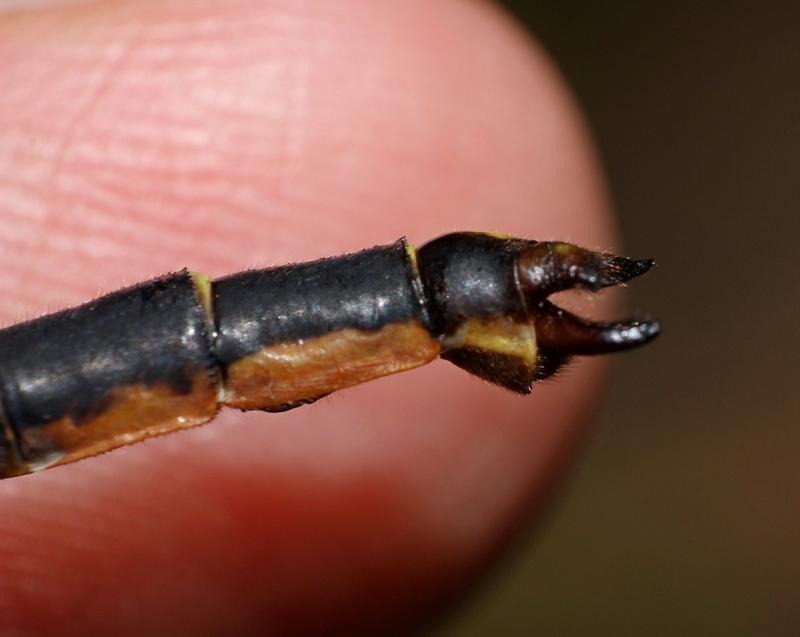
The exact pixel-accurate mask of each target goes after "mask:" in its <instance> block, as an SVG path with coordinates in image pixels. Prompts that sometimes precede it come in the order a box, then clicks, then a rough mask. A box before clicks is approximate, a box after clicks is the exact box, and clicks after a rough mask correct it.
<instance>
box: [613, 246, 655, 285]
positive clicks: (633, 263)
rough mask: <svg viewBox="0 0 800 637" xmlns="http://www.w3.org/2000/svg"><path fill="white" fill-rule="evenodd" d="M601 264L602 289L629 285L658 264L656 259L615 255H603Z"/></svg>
mask: <svg viewBox="0 0 800 637" xmlns="http://www.w3.org/2000/svg"><path fill="white" fill-rule="evenodd" d="M601 262H602V265H601V268H600V272H601V274H600V277H599V279H600V282H601V284H600V286H599V287H601V288H606V287H610V286H612V285H619V284H621V283H627V282H628V281H630V280H631V279H635V278H636V277H637V276H642V275H643V274H644V273H645V272H647V271H648V270H649V269H650V268H652V267H653V266H654V265H655V263H656V262H655V260H654V259H629V258H628V257H617V256H614V255H613V254H604V255H601Z"/></svg>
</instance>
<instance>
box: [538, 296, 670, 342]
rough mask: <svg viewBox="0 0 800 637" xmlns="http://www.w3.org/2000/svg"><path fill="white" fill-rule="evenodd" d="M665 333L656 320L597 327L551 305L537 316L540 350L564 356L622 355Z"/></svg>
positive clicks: (546, 304)
mask: <svg viewBox="0 0 800 637" xmlns="http://www.w3.org/2000/svg"><path fill="white" fill-rule="evenodd" d="M660 331H661V324H660V323H659V322H658V321H655V320H631V321H620V322H614V323H595V322H593V321H587V320H585V319H582V318H580V317H578V316H575V315H574V314H572V313H570V312H567V311H566V310H562V309H561V308H560V307H557V306H556V305H553V304H552V303H550V302H549V301H544V302H543V303H541V304H540V306H539V309H538V311H537V313H536V339H537V342H538V344H539V346H540V347H543V348H545V349H546V350H549V351H553V352H561V353H564V354H576V355H590V354H607V353H610V352H621V351H624V350H628V349H632V348H634V347H638V346H639V345H644V344H645V343H649V342H650V341H652V340H653V339H654V338H655V337H656V336H658V334H659V332H660Z"/></svg>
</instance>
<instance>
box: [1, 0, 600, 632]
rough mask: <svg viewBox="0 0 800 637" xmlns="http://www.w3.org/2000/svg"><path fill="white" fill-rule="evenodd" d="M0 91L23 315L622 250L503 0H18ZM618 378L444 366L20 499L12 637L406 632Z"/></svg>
mask: <svg viewBox="0 0 800 637" xmlns="http://www.w3.org/2000/svg"><path fill="white" fill-rule="evenodd" d="M0 76H1V77H2V90H0V222H2V225H1V226H0V228H2V231H0V273H2V274H1V275H0V293H2V298H3V303H2V304H1V305H0V322H2V324H3V325H7V324H11V323H13V322H16V321H18V320H21V319H23V318H30V317H34V316H37V315H39V314H41V313H43V312H45V311H50V310H55V309H58V308H61V307H65V306H68V305H71V304H76V303H80V302H82V301H85V300H87V299H88V298H91V297H92V296H94V295H96V294H98V293H99V292H101V291H109V290H112V289H116V288H118V287H120V286H122V285H124V284H129V283H133V282H135V281H138V280H141V279H145V278H148V277H150V276H154V275H157V274H159V273H162V272H165V271H171V270H176V269H178V268H180V267H182V266H184V265H188V266H190V267H191V268H192V269H194V270H199V271H205V272H207V273H209V274H210V275H212V276H215V277H216V276H220V275H223V274H227V273H230V272H234V271H237V270H242V269H246V268H249V267H256V266H267V265H274V264H280V263H283V262H289V261H297V260H303V259H309V258H315V257H320V256H328V255H333V254H337V253H342V252H345V251H350V250H357V249H360V248H363V247H368V246H371V245H374V244H377V243H388V242H391V241H393V240H395V239H397V238H398V237H399V236H401V235H407V236H408V237H409V239H410V240H411V241H412V242H414V243H416V244H418V245H419V244H421V243H423V242H425V241H427V240H429V239H431V238H433V237H435V236H437V235H439V234H443V233H444V232H448V231H453V230H467V229H474V230H487V231H498V232H504V233H508V234H515V235H519V236H528V237H531V238H537V239H556V238H557V239H563V240H568V241H574V242H576V243H580V244H583V245H586V246H587V247H591V248H602V249H608V248H611V247H612V243H613V235H612V233H611V230H610V226H611V222H610V216H609V215H608V212H607V205H606V199H605V191H604V189H603V185H602V181H601V179H600V178H599V176H598V175H599V173H598V170H597V166H596V161H595V158H594V156H593V153H592V151H591V148H590V144H589V142H588V137H587V134H586V131H585V129H584V126H583V124H582V123H581V120H580V118H579V117H578V115H577V114H576V109H575V108H574V106H573V104H572V102H571V100H570V98H569V96H568V94H567V92H566V91H565V89H564V87H563V85H562V83H561V82H560V80H559V79H558V77H557V75H556V73H555V72H554V71H553V68H552V66H551V65H550V63H549V62H548V61H547V60H546V59H545V58H544V56H543V55H542V53H541V52H540V51H539V50H538V49H537V48H536V47H535V46H534V45H533V44H532V43H531V42H530V41H529V38H528V37H527V36H526V35H525V34H523V33H522V31H521V30H520V29H519V28H518V27H517V26H515V25H513V24H512V23H511V21H510V20H508V19H507V18H506V17H505V16H503V15H501V13H500V11H499V10H498V9H497V8H495V7H493V6H491V5H489V4H482V3H478V2H468V1H456V0H441V1H439V2H430V1H429V0H386V1H383V2H373V1H372V0H349V1H347V2H341V1H340V0H317V1H315V2H314V3H302V2H292V1H290V0H264V1H261V2H254V1H240V2H234V1H225V2H220V1H219V0H214V1H211V0H208V1H196V2H190V1H188V0H187V1H183V2H181V1H170V2H155V1H153V2H144V1H113V2H95V3H76V2H69V3H57V4H49V3H45V2H37V3H35V5H33V4H32V5H29V6H28V7H27V8H26V7H25V5H24V4H21V3H14V4H13V6H12V5H8V6H7V8H6V9H5V10H3V11H0ZM76 346H78V347H79V346H81V344H80V343H76ZM598 365H599V361H597V360H585V359H584V360H582V361H581V362H579V363H576V364H575V365H573V366H572V367H571V368H570V370H569V371H568V372H567V373H566V374H564V375H563V376H562V377H561V378H560V379H559V380H556V381H554V382H551V383H548V384H544V385H541V386H537V387H536V388H535V390H534V395H533V396H532V397H528V398H519V397H516V396H514V395H512V394H510V393H508V392H506V391H504V390H501V389H498V388H495V387H491V386H489V385H487V384H485V383H483V382H481V381H479V380H477V379H473V378H470V377H468V376H467V375H466V374H465V373H463V372H462V371H460V370H458V369H456V368H455V367H453V366H451V365H449V364H447V363H445V362H441V361H440V362H435V363H433V364H432V365H429V366H427V367H425V368H421V369H419V370H415V371H412V372H408V373H405V374H401V375H398V376H394V377H390V378H384V379H381V380H378V381H375V382H372V383H368V384H367V385H364V386H361V387H358V388H354V389H351V390H346V391H344V392H342V393H340V394H337V395H334V396H332V397H330V398H328V399H325V400H322V401H320V402H319V403H317V404H315V405H312V406H309V407H304V408H301V409H298V410H296V411H293V412H290V413H287V414H278V415H271V414H260V413H251V414H241V413H239V412H233V411H225V412H223V413H222V414H221V415H220V416H219V418H218V419H217V421H216V422H215V423H214V424H212V425H208V426H205V427H201V428H199V429H196V430H193V431H191V432H186V433H179V434H175V435H172V436H166V437H163V438H159V439H157V440H152V441H149V442H146V443H143V444H139V445H135V446H132V447H128V448H125V449H123V450H118V451H116V452H112V453H109V454H105V455H103V456H101V457H97V458H93V459H90V460H86V461H83V462H79V463H77V464H73V465H70V466H65V467H60V468H57V469H53V470H52V471H46V472H44V473H40V474H37V475H32V476H28V477H23V478H17V479H13V480H8V481H4V482H2V483H0V512H2V515H0V564H2V568H1V569H0V634H3V635H14V636H16V637H19V636H27V635H37V636H38V635H82V636H84V637H86V636H91V635H108V634H114V635H120V636H125V635H143V634H149V635H173V636H175V635H223V634H224V635H303V634H321V633H325V634H348V635H356V634H362V633H366V634H392V633H394V632H403V631H404V630H406V629H408V628H409V627H412V626H416V625H418V622H419V621H420V620H423V619H425V618H427V617H429V616H430V614H431V613H432V612H433V611H435V610H437V609H439V608H440V607H441V606H442V605H444V604H445V603H446V602H447V601H448V600H451V599H453V598H454V597H455V596H456V595H457V594H458V593H460V592H462V591H463V590H464V587H465V585H466V584H467V583H468V582H470V581H473V580H474V577H475V575H476V574H478V573H479V572H480V571H481V570H482V568H483V567H485V566H486V565H487V564H488V563H489V561H490V560H491V558H492V557H494V556H495V555H496V553H497V550H498V548H499V547H500V546H502V545H503V543H504V542H505V540H507V539H508V537H509V535H510V534H511V532H512V530H513V529H514V528H515V527H517V526H518V525H519V522H520V520H522V519H524V518H525V517H526V514H527V512H529V511H530V510H531V509H532V508H534V509H535V507H536V505H537V503H539V502H540V501H541V496H542V495H543V494H545V492H546V491H547V486H548V485H550V484H551V483H552V477H553V475H554V472H555V471H556V469H557V468H559V467H560V466H562V465H563V461H564V460H565V459H566V457H567V456H568V455H569V454H568V452H569V451H570V450H571V449H572V448H573V447H574V443H575V441H576V439H577V435H576V434H577V433H578V432H580V431H581V429H582V426H583V425H584V424H585V422H586V420H587V418H588V414H589V411H590V407H591V404H592V401H593V399H594V397H595V395H596V393H597V392H596V390H595V387H596V386H597V383H598V380H599V370H600V367H599V366H598Z"/></svg>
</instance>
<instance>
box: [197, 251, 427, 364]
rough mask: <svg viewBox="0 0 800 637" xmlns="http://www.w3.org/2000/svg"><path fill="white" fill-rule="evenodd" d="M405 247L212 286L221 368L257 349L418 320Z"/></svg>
mask: <svg viewBox="0 0 800 637" xmlns="http://www.w3.org/2000/svg"><path fill="white" fill-rule="evenodd" d="M414 276H415V273H414V271H413V268H412V266H411V264H410V263H409V260H408V254H407V253H406V247H405V243H404V242H403V241H398V242H397V243H394V244H392V245H388V246H379V247H376V248H372V249H370V250H364V251H362V252H357V253H355V254H349V255H345V256H342V257H334V258H330V259H321V260H319V261H312V262H309V263H299V264H295V265H288V266H283V267H278V268H270V269H267V270H251V271H248V272H242V273H239V274H235V275H233V276H229V277H226V278H224V279H219V280H218V281H215V282H214V284H213V286H214V303H215V307H214V313H215V318H216V323H217V344H216V351H217V357H218V360H219V363H220V365H221V366H222V369H223V371H224V369H225V367H226V366H227V365H230V364H231V363H233V362H235V361H237V360H240V359H241V358H244V357H246V356H248V355H250V354H253V353H254V352H257V351H258V350H260V349H263V348H264V347H267V346H270V345H274V344H277V343H284V342H293V341H297V340H298V339H305V338H314V337H316V336H322V335H324V334H329V333H331V332H335V331H337V330H341V329H346V328H356V329H360V330H378V329H380V328H382V327H384V326H386V325H389V324H391V323H398V322H403V321H408V320H410V319H418V320H420V322H423V303H422V299H421V298H420V297H419V294H418V293H417V292H416V291H415V288H414V286H413V285H412V283H413V278H414Z"/></svg>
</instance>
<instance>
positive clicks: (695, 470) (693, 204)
mask: <svg viewBox="0 0 800 637" xmlns="http://www.w3.org/2000/svg"><path fill="white" fill-rule="evenodd" d="M505 4H506V5H507V6H508V8H509V9H510V10H512V11H513V12H515V13H516V14H517V15H518V16H519V17H520V19H522V20H523V21H524V22H525V24H526V25H527V27H528V28H529V29H530V31H531V32H532V33H534V34H535V35H536V37H537V38H538V39H539V41H540V42H541V43H542V44H543V45H544V47H545V48H546V49H547V50H548V51H549V52H550V54H551V56H552V57H553V59H554V60H555V62H556V64H557V65H558V66H560V68H561V69H562V71H563V73H564V74H565V75H566V77H567V79H568V81H569V82H570V84H571V86H572V88H573V90H574V92H575V94H576V95H577V98H578V100H579V102H580V104H581V106H582V108H583V110H584V113H585V114H586V116H587V118H588V120H589V122H590V124H591V126H592V128H593V130H594V132H595V136H596V139H597V143H598V145H599V149H600V154H601V156H602V157H603V160H604V163H605V167H606V170H607V174H608V177H609V180H610V183H611V189H612V192H613V195H614V198H615V203H616V206H617V210H618V212H619V216H620V220H621V227H622V236H623V240H624V243H625V245H626V246H627V248H628V251H631V252H633V253H635V254H637V255H648V256H649V255H653V256H655V257H657V258H658V261H659V263H660V265H661V267H660V268H659V269H658V270H657V271H656V272H655V273H654V274H652V275H651V277H652V278H650V279H649V280H648V281H647V285H637V286H633V287H631V289H630V295H629V307H630V309H631V310H633V311H637V310H643V309H644V308H647V309H649V310H652V312H653V313H654V314H656V315H658V316H659V317H660V318H662V319H663V322H664V325H665V333H664V335H663V337H662V338H661V339H660V340H659V341H658V342H657V344H655V345H653V346H652V347H651V348H648V349H647V350H646V351H643V352H642V353H637V354H635V355H634V354H631V355H629V356H626V357H621V358H620V359H619V360H618V364H617V367H616V373H615V375H614V378H613V380H612V383H611V387H610V392H609V396H608V399H607V401H606V402H605V404H604V405H603V407H602V409H601V411H600V412H599V414H598V418H597V423H596V429H595V433H594V436H593V438H592V439H591V440H589V441H588V444H587V445H586V447H585V448H584V451H583V454H582V457H581V458H580V459H579V461H578V462H577V463H576V466H575V468H574V470H573V472H572V473H571V475H570V477H569V480H568V482H567V484H566V486H565V487H564V488H563V489H562V493H561V497H560V498H559V499H558V501H557V502H555V503H554V505H553V508H552V510H551V512H550V515H549V516H546V518H545V520H544V522H543V523H541V524H539V525H538V526H537V527H536V528H533V529H530V531H529V532H528V533H527V535H526V536H525V537H523V538H521V540H520V541H519V542H518V544H517V546H516V547H515V548H513V549H512V550H511V551H510V552H509V553H508V554H507V555H506V556H505V559H504V560H503V561H502V563H501V564H500V565H499V566H498V567H497V569H496V570H495V571H494V573H493V574H492V575H490V576H489V578H488V579H487V580H486V581H484V582H483V584H482V585H481V586H480V587H479V588H478V589H477V590H476V591H475V592H474V593H473V595H472V596H471V597H470V598H469V599H468V600H467V602H465V603H464V604H463V605H462V606H461V607H460V608H459V609H458V610H457V611H456V612H455V613H454V614H453V615H452V616H451V617H450V618H449V619H448V620H447V621H446V622H444V624H443V625H440V626H439V627H437V629H436V630H434V631H432V632H431V634H432V635H434V636H435V637H472V636H475V637H478V636H484V635H503V636H506V635H510V636H516V635H526V636H527V635H559V636H561V635H592V636H595V637H596V636H598V635H614V636H618V637H619V636H626V635H636V636H640V635H649V636H653V635H656V636H657V635H725V636H739V635H748V636H750V635H758V636H773V635H800V387H798V384H799V383H798V381H800V373H799V372H798V363H800V247H798V242H800V222H798V215H800V170H799V169H798V167H800V3H797V2H794V3H770V2H759V3H755V2H752V3H744V2H729V3H724V2H720V3H716V2H714V3H712V2H705V3H704V2H699V3H677V4H676V3H626V2H612V3H599V2H598V3H588V2H569V1H566V2H565V1H563V0H542V1H537V2H523V1H517V2H514V1H513V0H508V1H507V2H505Z"/></svg>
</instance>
